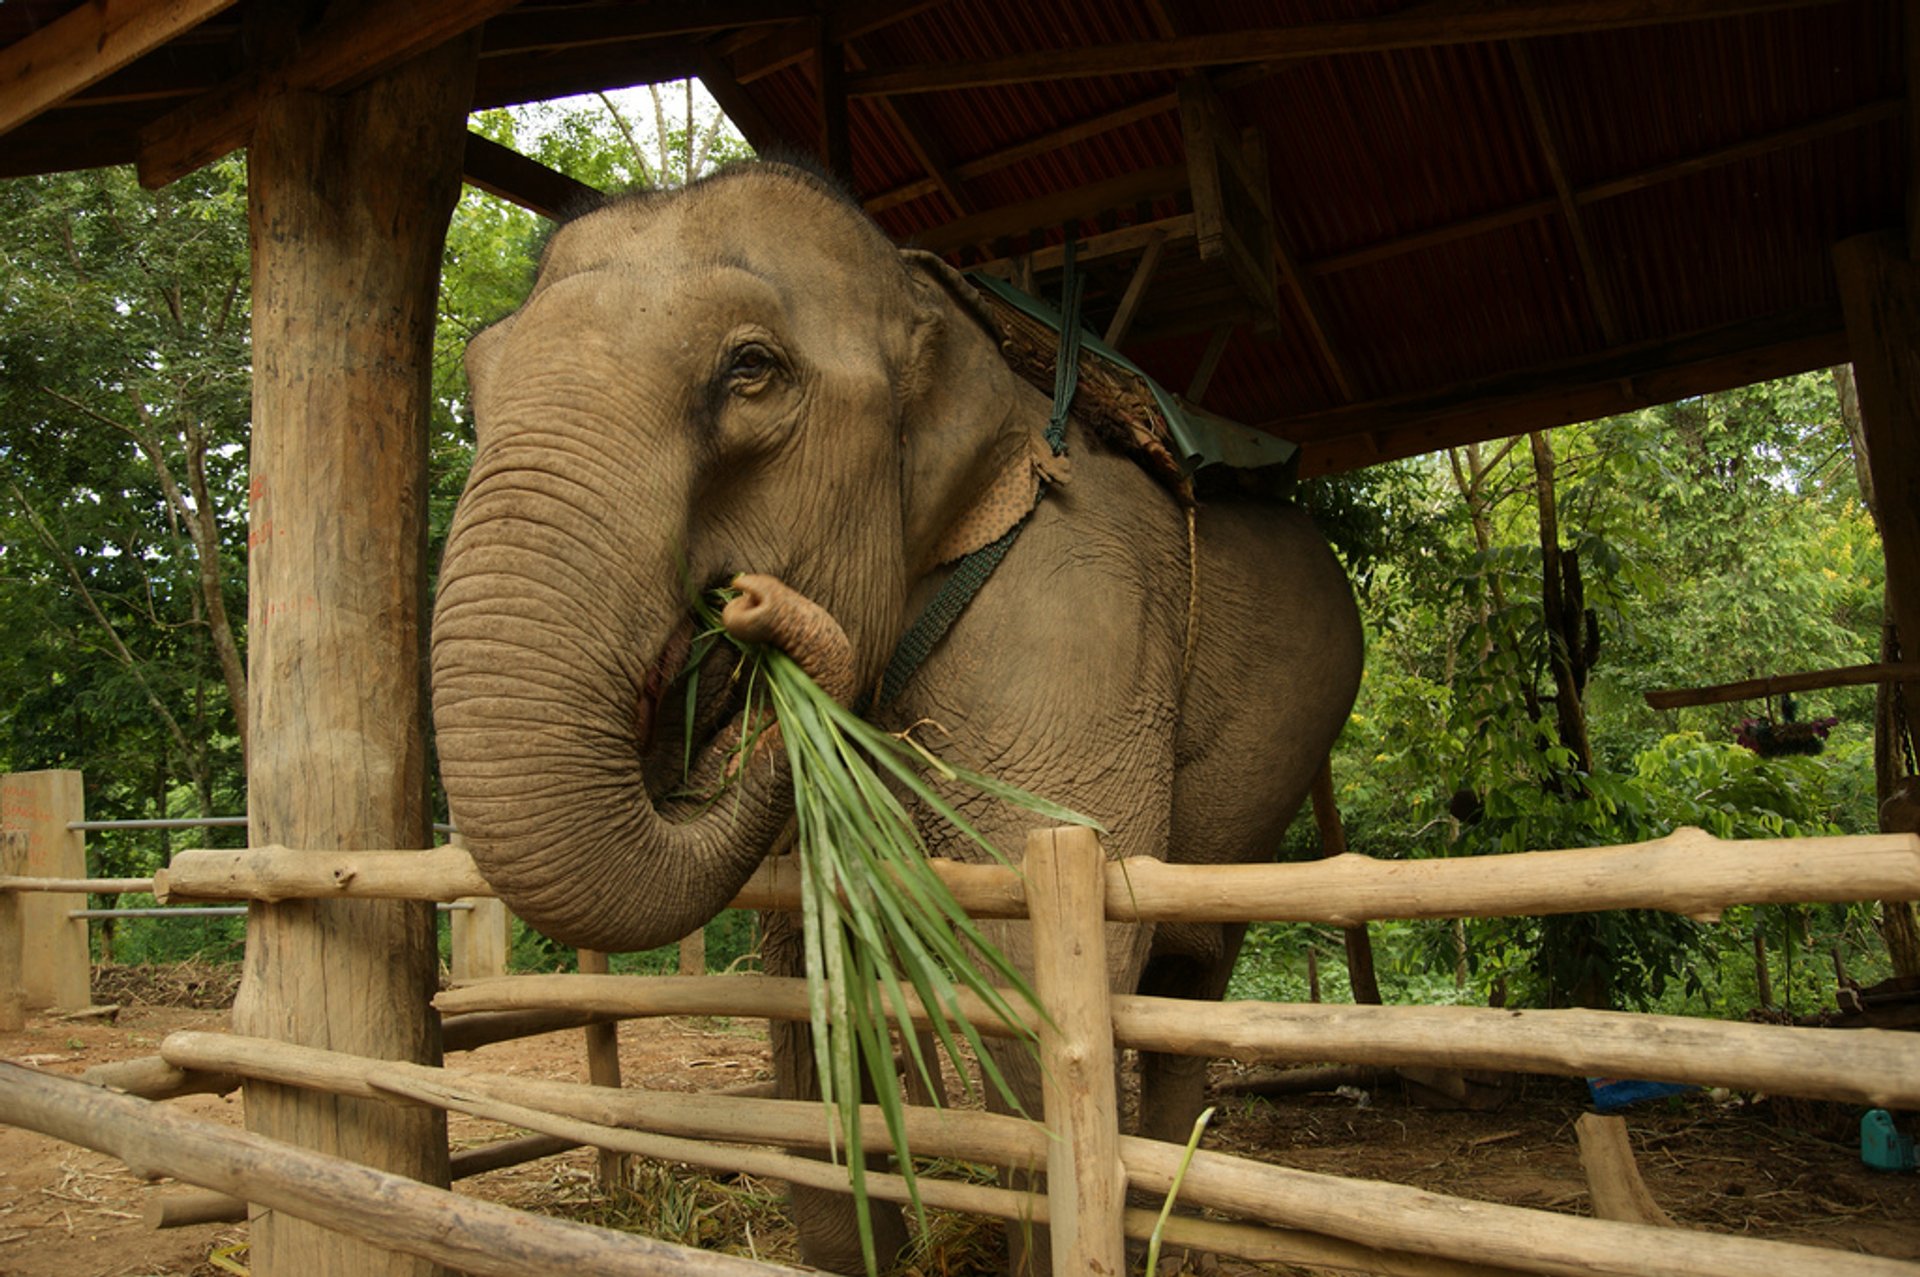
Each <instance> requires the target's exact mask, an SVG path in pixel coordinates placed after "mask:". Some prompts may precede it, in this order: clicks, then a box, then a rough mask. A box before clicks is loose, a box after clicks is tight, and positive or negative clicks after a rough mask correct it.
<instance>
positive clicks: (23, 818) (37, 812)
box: [0, 771, 92, 1011]
mask: <svg viewBox="0 0 1920 1277" xmlns="http://www.w3.org/2000/svg"><path fill="white" fill-rule="evenodd" d="M86 814H87V810H86V798H85V795H84V790H83V788H82V785H81V776H80V773H79V772H77V771H43V772H14V773H12V774H10V775H5V776H0V826H4V827H5V828H8V829H16V830H19V831H20V832H21V833H23V834H25V835H26V839H27V849H26V857H25V861H24V863H23V865H22V867H21V869H20V871H19V872H21V873H23V874H26V875H28V876H29V877H34V878H84V877H86V876H87V844H86V835H84V834H82V833H81V832H80V831H79V830H77V829H69V828H67V826H68V825H69V824H71V823H73V822H75V821H80V820H84V819H85V818H86ZM18 894H19V896H20V901H19V905H18V908H19V911H20V937H21V946H20V987H21V988H22V989H23V990H24V992H25V994H26V1005H27V1006H28V1007H35V1008H38V1007H54V1008H56V1009H58V1010H61V1011H78V1010H80V1009H81V1008H83V1007H85V1006H86V1005H87V1004H88V1003H89V1002H90V1001H92V968H91V966H90V959H89V955H88V953H87V924H86V923H85V922H83V921H81V920H78V919H75V918H69V917H68V916H67V914H68V913H69V912H70V911H71V910H74V909H84V908H86V906H87V898H86V896H85V895H84V894H81V893H79V892H58V893H54V892H21V893H18Z"/></svg>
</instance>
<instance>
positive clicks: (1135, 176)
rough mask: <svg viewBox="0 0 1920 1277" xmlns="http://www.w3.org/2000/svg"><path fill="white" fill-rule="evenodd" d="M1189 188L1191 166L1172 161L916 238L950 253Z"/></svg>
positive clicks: (921, 243)
mask: <svg viewBox="0 0 1920 1277" xmlns="http://www.w3.org/2000/svg"><path fill="white" fill-rule="evenodd" d="M1186 189H1187V166H1186V165H1184V164H1169V165H1166V166H1165V167H1163V168H1153V169H1142V170H1140V171H1139V172H1136V173H1127V174H1124V175H1122V176H1120V177H1116V178H1110V179H1108V180H1107V181H1104V182H1091V183H1088V184H1087V185H1085V186H1080V187H1074V188H1071V189H1069V190H1064V191H1058V192H1055V193H1054V194H1052V195H1046V196H1042V197H1041V198H1039V199H1036V200H1028V201H1026V202H1025V203H1022V204H1008V205H1005V206H1004V207H1001V208H994V209H989V210H987V211H986V212H984V213H977V214H975V215H974V216H972V217H963V218H960V219H959V220H957V221H952V222H948V223H947V224H946V225H944V226H936V227H934V228H933V229H931V230H929V231H927V232H926V233H925V234H924V235H921V236H919V237H918V238H917V241H916V242H917V243H918V244H919V246H920V247H921V248H925V249H928V250H929V251H931V252H935V253H949V252H952V251H953V250H954V249H957V248H964V247H965V246H966V245H968V244H983V243H987V242H989V241H991V240H995V239H999V238H1000V237H1001V236H1003V235H1019V234H1022V233H1024V232H1026V231H1031V230H1038V229H1041V228H1043V227H1044V228H1052V227H1055V226H1058V225H1060V224H1061V223H1062V222H1068V221H1081V220H1085V219H1086V218H1090V217H1093V216H1096V215H1097V214H1099V213H1102V212H1105V211H1106V210H1107V209H1113V208H1132V207H1133V206H1134V205H1135V204H1138V203H1139V202H1141V201H1142V200H1156V199H1165V198H1166V197H1168V196H1170V195H1174V194H1176V193H1178V192H1180V191H1184V190H1186Z"/></svg>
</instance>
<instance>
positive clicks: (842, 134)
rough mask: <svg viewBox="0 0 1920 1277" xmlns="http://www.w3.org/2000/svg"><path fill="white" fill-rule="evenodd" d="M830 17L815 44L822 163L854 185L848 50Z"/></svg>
mask: <svg viewBox="0 0 1920 1277" xmlns="http://www.w3.org/2000/svg"><path fill="white" fill-rule="evenodd" d="M829 26H830V22H829V20H828V19H827V18H825V17H822V18H821V19H819V21H818V24H817V26H816V29H815V37H814V45H813V69H814V80H815V83H814V91H815V94H816V98H815V109H816V110H817V111H818V113H819V116H820V163H821V164H822V165H823V166H825V168H826V170H827V172H828V173H830V174H832V175H833V176H834V177H835V178H837V179H839V180H840V181H842V182H845V183H847V185H848V186H849V187H851V186H852V185H853V132H852V127H851V124H850V122H849V118H848V112H847V51H846V48H845V47H844V46H842V45H840V44H838V43H836V42H835V41H834V40H833V38H832V33H831V31H830V30H829Z"/></svg>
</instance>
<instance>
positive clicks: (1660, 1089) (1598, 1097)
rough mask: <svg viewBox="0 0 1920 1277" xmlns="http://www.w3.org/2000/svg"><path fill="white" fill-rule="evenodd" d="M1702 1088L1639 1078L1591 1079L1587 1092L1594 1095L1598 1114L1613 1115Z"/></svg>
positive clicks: (1588, 1081)
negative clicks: (1644, 1102) (1645, 1102)
mask: <svg viewBox="0 0 1920 1277" xmlns="http://www.w3.org/2000/svg"><path fill="white" fill-rule="evenodd" d="M1699 1089H1700V1088H1699V1087H1697V1086H1694V1085H1692V1084H1691V1083H1687V1082H1642V1081H1640V1080H1639V1079H1637V1078H1620V1077H1590V1078H1588V1079H1587V1090H1588V1091H1590V1092H1592V1094H1593V1107H1594V1109H1595V1110H1596V1111H1597V1112H1601V1113H1611V1112H1613V1111H1614V1110H1616V1109H1623V1108H1625V1107H1627V1105H1629V1104H1638V1103H1639V1102H1640V1101H1642V1100H1657V1099H1659V1098H1661V1097H1662V1096H1666V1095H1683V1094H1685V1093H1686V1092H1688V1091H1697V1090H1699Z"/></svg>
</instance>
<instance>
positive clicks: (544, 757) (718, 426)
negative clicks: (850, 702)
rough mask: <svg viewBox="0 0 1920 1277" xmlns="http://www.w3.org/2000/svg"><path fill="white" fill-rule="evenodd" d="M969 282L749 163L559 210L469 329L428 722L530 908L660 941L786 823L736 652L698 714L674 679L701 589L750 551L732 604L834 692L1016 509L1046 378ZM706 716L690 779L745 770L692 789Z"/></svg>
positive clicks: (470, 809) (869, 663)
mask: <svg viewBox="0 0 1920 1277" xmlns="http://www.w3.org/2000/svg"><path fill="white" fill-rule="evenodd" d="M968 296H969V290H968V289H967V288H966V285H965V284H964V283H963V282H961V281H960V280H959V279H958V278H957V277H956V276H953V275H952V274H951V272H949V271H948V270H947V269H946V268H945V267H944V266H942V265H940V264H939V263H937V261H935V260H934V259H932V258H929V257H927V256H925V255H924V254H913V253H905V254H903V253H901V252H900V251H898V250H897V249H895V248H894V246H893V245H892V244H891V243H889V242H888V241H887V239H886V238H885V237H884V236H883V235H882V234H881V233H880V232H879V230H878V229H877V228H876V227H875V226H874V225H873V224H872V223H871V222H870V221H868V220H867V218H866V217H865V215H864V214H863V213H861V212H860V211H859V210H858V209H856V208H854V207H853V206H851V205H850V204H848V203H847V202H846V201H845V200H844V199H843V198H842V197H841V196H840V195H839V194H837V193H836V192H835V191H833V190H832V189H831V188H829V187H828V186H826V185H825V184H824V183H822V182H820V181H819V180H817V179H815V178H813V177H812V176H810V175H808V174H806V173H804V172H801V171H799V170H796V169H791V168H786V167H782V166H776V165H753V166H747V167H743V168H739V169H734V170H729V171H727V172H724V173H722V174H720V175H718V176H716V177H714V178H711V179H708V180H707V181H705V182H702V183H699V184H697V185H695V186H692V187H689V188H687V189H686V190H684V191H680V192H675V193H670V194H648V195H642V196H636V197H630V198H625V199H622V200H619V201H616V202H614V203H612V204H609V205H608V206H606V207H604V208H602V209H600V210H597V211H595V212H593V213H590V214H588V215H587V216H585V217H583V218H581V219H579V220H577V221H575V222H572V223H570V224H568V225H566V226H565V227H563V228H562V229H561V230H560V231H559V232H558V233H557V234H556V235H555V236H554V238H553V240H552V241H551V243H550V244H549V246H548V248H547V250H546V253H545V255H544V258H543V260H542V263H541V267H540V271H539V276H538V279H537V281H536V282H535V284H534V287H533V290H532V293H531V295H530V296H529V297H528V299H527V301H526V302H525V303H524V304H523V305H522V306H521V307H520V309H519V310H518V311H517V312H515V313H514V314H513V315H512V316H510V317H509V318H507V319H506V320H503V321H502V322H500V323H499V324H496V325H495V326H493V327H492V328H489V329H488V330H487V331H486V332H484V333H482V334H481V335H480V336H479V337H477V338H475V339H474V341H473V343H472V345H471V346H470V347H469V349H468V352H467V367H468V372H469V376H470V380H471V382H472V386H473V407H474V414H475V427H476V436H477V449H476V453H475V457H474V464H473V470H472V474H471V477H470V478H469V480H468V484H467V489H466V492H465V493H464V495H463V496H462V498H461V501H460V504H459V508H458V510H457V512H456V514H455V517H454V521H453V526H452V529H451V532H450V535H449V539H448V544H447V553H446V559H445V562H444V565H443V568H442V572H441V580H440V588H439V596H438V599H437V602H436V606H435V612H434V623H433V679H434V715H435V726H436V731H437V734H438V743H439V751H440V758H441V767H442V775H443V779H444V782H445V785H446V789H447V794H448V798H449V802H450V805H451V808H452V813H453V816H454V819H455V820H456V822H457V823H458V825H459V827H460V829H461V831H462V833H463V834H464V835H465V838H466V841H467V843H468V845H469V847H470V848H471V850H472V852H473V855H474V859H475V860H476V861H477V862H478V864H479V866H480V868H481V870H482V872H483V873H484V874H485V875H486V876H487V878H488V880H489V881H490V882H491V883H492V884H493V885H494V887H495V888H496V889H497V890H498V891H499V892H500V893H501V895H502V896H503V897H504V898H505V899H506V900H507V902H508V903H509V905H510V906H511V907H512V908H513V909H514V910H515V911H516V912H517V913H519V914H520V915H521V916H522V917H523V918H525V919H527V920H528V921H529V922H531V923H533V924H534V925H536V926H538V927H539V928H540V929H541V930H543V931H545V932H547V933H548V934H551V935H553V936H555V937H557V938H559V939H562V940H564V941H567V942H569V943H572V944H577V945H581V946H586V947H592V948H598V949H603V950H613V951H629V950H635V949H643V948H650V947H653V946H656V945H659V944H663V943H667V942H669V941H671V940H673V939H675V938H677V937H679V936H681V935H683V934H685V933H686V932H688V931H691V930H692V929H694V928H695V927H697V926H699V925H700V924H701V923H702V922H704V921H705V920H706V919H707V918H709V917H711V916H712V915H713V914H714V913H715V912H717V911H718V910H719V909H721V908H723V907H724V906H725V904H726V902H727V901H728V900H729V899H731V898H732V896H733V895H734V894H735V893H736V892H737V891H738V889H739V887H740V885H741V884H742V883H743V882H744V881H745V879H746V877H747V876H748V875H749V874H750V873H751V872H752V870H753V869H754V867H755V865H756V864H757V863H758V862H759V860H760V859H761V857H762V856H764V855H765V854H766V851H767V849H768V847H769V846H770V844H771V843H772V842H773V840H774V839H775V838H776V837H777V835H778V832H779V829H780V828H781V826H782V825H784V823H785V821H786V819H787V816H788V814H789V812H790V809H791V795H790V794H789V793H786V792H784V791H785V790H786V789H787V784H786V780H785V775H784V771H783V768H782V766H781V764H780V760H779V759H777V758H772V757H768V758H766V759H764V760H763V759H762V758H761V757H760V755H759V754H756V755H755V756H754V757H753V758H752V759H751V760H750V761H749V762H748V763H747V764H746V765H744V766H739V765H737V764H730V763H724V760H722V759H721V758H720V755H721V754H722V752H723V751H724V750H725V749H726V747H727V745H728V743H729V742H732V741H737V739H738V733H739V731H740V730H741V728H740V725H739V723H738V722H737V718H738V711H739V706H738V704H737V703H736V697H735V696H734V695H733V694H732V693H731V692H730V690H729V689H728V680H727V679H726V678H725V677H724V674H725V670H724V669H723V668H720V666H719V664H718V663H719V662H720V661H721V660H722V659H723V658H722V657H720V656H719V655H716V656H714V657H712V658H710V659H711V661H712V662H714V668H712V669H711V670H703V671H702V674H703V675H704V676H703V677H702V678H700V679H699V680H698V684H699V687H700V689H701V692H702V695H701V696H700V698H699V703H698V704H697V705H696V706H695V707H693V708H692V709H691V710H689V709H686V708H685V707H684V698H683V697H682V696H681V695H680V694H679V691H678V689H676V688H672V686H671V685H672V684H673V683H674V680H675V679H676V677H677V676H679V675H680V674H681V673H682V672H683V670H682V667H683V666H684V664H685V662H686V659H687V652H688V643H689V638H690V636H691V635H692V634H693V632H694V621H693V618H692V614H691V611H690V599H691V598H692V597H693V596H694V595H695V594H697V593H698V592H699V591H701V590H703V589H705V588H708V587H711V586H714V585H718V584H723V583H726V582H728V581H731V580H733V579H734V578H735V576H736V575H737V574H740V573H753V574H760V576H759V577H757V578H755V579H753V580H752V581H750V582H749V584H751V585H752V586H753V589H751V590H750V591H749V596H750V597H749V598H748V599H746V600H745V601H742V602H739V603H737V604H736V605H735V607H734V608H732V609H730V613H729V616H728V618H727V623H728V626H729V628H732V629H735V630H736V632H748V631H751V632H754V633H755V634H757V636H759V637H762V638H767V639H770V640H771V641H773V642H775V643H779V644H781V645H783V646H787V647H788V648H789V650H791V651H793V653H794V654H795V655H796V656H797V657H799V659H801V661H802V663H803V664H806V665H808V666H809V668H810V669H812V670H813V672H815V673H816V676H817V677H819V676H821V669H822V665H823V663H824V662H826V661H828V660H829V659H833V660H838V661H839V662H840V663H841V666H842V670H843V673H842V675H841V678H842V682H843V684H844V686H843V687H842V688H841V689H837V690H838V691H839V692H840V694H842V696H843V698H846V697H849V696H850V695H851V694H852V692H853V690H854V689H864V688H869V687H871V686H872V685H873V684H874V682H875V681H876V679H877V677H878V675H879V673H880V671H881V670H882V669H883V667H884V665H885V662H886V660H887V658H888V656H889V654H890V653H891V651H892V649H893V647H894V645H895V643H896V642H897V641H898V638H899V636H900V633H901V631H902V630H903V628H904V623H905V619H906V614H907V610H908V607H909V601H910V596H911V594H912V591H913V588H914V585H915V583H916V582H917V581H919V580H921V579H922V578H924V577H925V576H926V575H927V573H928V572H929V571H930V570H932V569H933V568H934V567H935V566H937V564H938V563H939V562H941V561H944V560H945V559H947V558H950V557H952V556H953V555H954V554H955V553H956V552H959V551H964V550H965V549H968V548H971V546H972V545H973V544H977V543H984V542H985V541H990V540H992V539H994V538H995V537H997V536H998V535H999V534H1000V532H1002V531H1004V530H1005V528H1006V527H1007V526H1010V525H1011V523H1012V522H1014V521H1017V519H1018V517H1020V516H1022V515H1024V513H1025V510H1024V508H1022V509H1018V510H1015V509H1013V507H1014V506H1017V505H1018V504H1019V501H1018V499H1017V498H1018V493H1019V492H1020V491H1022V490H1024V491H1025V492H1026V494H1027V496H1028V504H1029V505H1030V504H1031V493H1032V490H1033V486H1032V485H1033V475H1034V473H1035V470H1036V467H1038V466H1041V465H1042V464H1043V462H1042V461H1041V460H1039V458H1040V457H1041V456H1043V455H1044V445H1043V444H1040V443H1039V442H1038V438H1037V428H1038V426H1039V424H1040V423H1039V422H1038V421H1037V420H1036V414H1035V413H1034V412H1032V411H1029V410H1027V409H1030V408H1031V401H1032V399H1033V392H1031V391H1030V390H1028V389H1027V388H1026V387H1025V386H1024V384H1022V383H1019V382H1018V381H1017V380H1016V379H1015V378H1014V376H1013V374H1012V373H1011V372H1010V371H1009V369H1008V368H1007V366H1006V364H1005V362H1004V361H1003V360H1002V359H1001V358H1000V355H999V350H998V346H997V344H996V341H995V339H994V337H993V335H991V334H990V333H989V332H988V331H987V328H986V327H985V324H984V321H983V318H982V317H981V316H980V315H978V314H976V313H972V311H971V310H970V307H969V306H968V304H967V302H968ZM976 308H977V303H976ZM1039 415H1043V412H1042V413H1041V414H1039ZM1010 492H1011V493H1014V494H1015V499H1014V500H1012V501H1009V500H1007V494H1008V493H1010ZM795 615H801V616H803V617H805V618H810V619H802V620H799V621H794V620H791V619H789V618H790V617H792V616H795ZM769 616H771V617H773V620H772V621H771V622H769V621H768V617H769ZM756 627H757V628H756ZM809 635H811V636H814V637H813V638H809V637H808V636H809ZM816 640H817V641H816ZM722 646H724V645H722ZM836 653H837V654H836ZM688 716H690V717H691V719H692V725H691V727H690V728H689V727H688V724H687V722H686V717H688ZM689 734H690V735H691V736H692V738H693V739H694V741H695V745H696V754H697V755H698V756H699V757H698V759H697V761H696V764H695V766H694V768H693V772H694V775H695V778H696V779H698V778H700V777H702V776H704V777H706V778H707V779H708V780H712V779H713V778H714V777H715V776H717V775H718V774H719V773H720V772H721V771H723V770H730V769H734V768H736V767H737V771H738V773H739V774H738V775H736V776H734V777H733V779H732V781H731V783H730V784H729V785H728V786H727V787H726V789H725V791H724V793H723V794H722V795H721V796H720V797H719V798H718V799H717V800H715V799H712V798H711V797H710V796H703V795H701V794H699V793H695V794H693V795H691V796H689V795H686V794H685V793H683V792H682V791H683V790H684V789H685V788H686V787H687V786H686V780H685V778H684V777H683V775H682V770H683V769H682V751H683V738H684V737H685V736H687V735H689ZM761 753H766V754H777V753H778V751H761ZM692 788H694V789H695V790H699V789H700V788H701V786H700V785H698V784H696V785H694V786H692Z"/></svg>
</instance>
